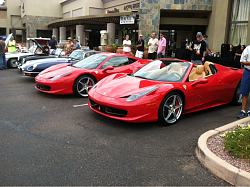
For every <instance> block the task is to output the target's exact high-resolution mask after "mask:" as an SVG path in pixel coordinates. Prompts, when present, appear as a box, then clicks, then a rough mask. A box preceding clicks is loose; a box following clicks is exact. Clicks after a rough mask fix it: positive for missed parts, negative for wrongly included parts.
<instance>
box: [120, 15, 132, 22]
mask: <svg viewBox="0 0 250 187" xmlns="http://www.w3.org/2000/svg"><path fill="white" fill-rule="evenodd" d="M134 23H135V18H134V17H133V16H120V24H134Z"/></svg>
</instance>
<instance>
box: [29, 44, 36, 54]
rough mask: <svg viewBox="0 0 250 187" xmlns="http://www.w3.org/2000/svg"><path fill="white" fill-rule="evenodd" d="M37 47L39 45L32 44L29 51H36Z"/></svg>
mask: <svg viewBox="0 0 250 187" xmlns="http://www.w3.org/2000/svg"><path fill="white" fill-rule="evenodd" d="M36 48H37V45H35V44H34V45H32V46H31V47H30V48H29V53H35V51H36Z"/></svg>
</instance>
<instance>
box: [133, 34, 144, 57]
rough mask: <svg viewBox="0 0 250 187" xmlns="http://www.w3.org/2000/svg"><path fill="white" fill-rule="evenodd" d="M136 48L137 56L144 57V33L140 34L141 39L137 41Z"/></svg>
mask: <svg viewBox="0 0 250 187" xmlns="http://www.w3.org/2000/svg"><path fill="white" fill-rule="evenodd" d="M136 48H137V50H136V53H135V57H137V58H142V57H143V53H144V40H143V39H142V35H139V40H138V41H137V42H136Z"/></svg>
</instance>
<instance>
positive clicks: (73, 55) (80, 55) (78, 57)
mask: <svg viewBox="0 0 250 187" xmlns="http://www.w3.org/2000/svg"><path fill="white" fill-rule="evenodd" d="M83 55H84V53H83V52H81V51H73V53H71V54H70V55H69V58H71V59H74V60H82V59H83Z"/></svg>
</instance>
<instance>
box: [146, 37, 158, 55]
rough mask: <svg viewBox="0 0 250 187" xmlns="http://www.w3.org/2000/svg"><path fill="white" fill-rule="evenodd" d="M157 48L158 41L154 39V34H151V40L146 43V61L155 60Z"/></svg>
mask: <svg viewBox="0 0 250 187" xmlns="http://www.w3.org/2000/svg"><path fill="white" fill-rule="evenodd" d="M157 47H158V39H157V38H156V33H155V32H153V34H152V38H150V39H149V41H148V59H153V60H154V59H155V57H156V51H157Z"/></svg>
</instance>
